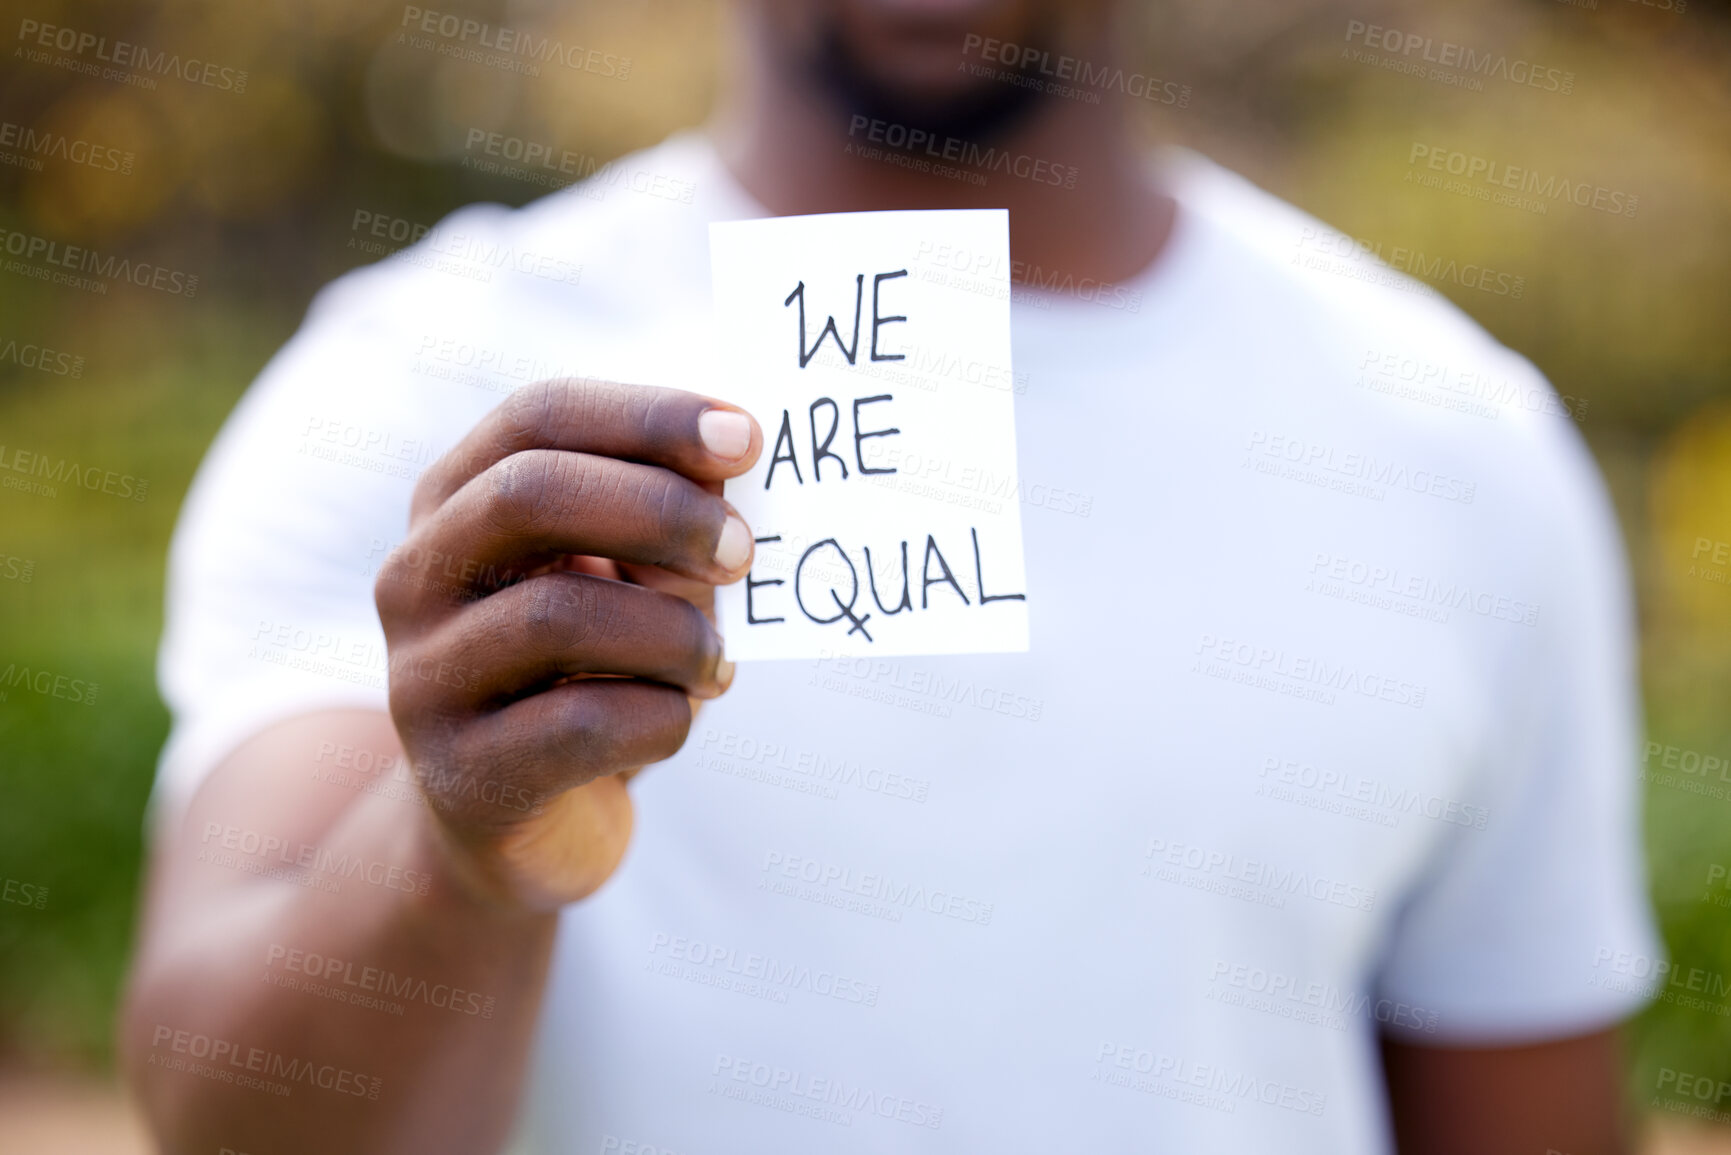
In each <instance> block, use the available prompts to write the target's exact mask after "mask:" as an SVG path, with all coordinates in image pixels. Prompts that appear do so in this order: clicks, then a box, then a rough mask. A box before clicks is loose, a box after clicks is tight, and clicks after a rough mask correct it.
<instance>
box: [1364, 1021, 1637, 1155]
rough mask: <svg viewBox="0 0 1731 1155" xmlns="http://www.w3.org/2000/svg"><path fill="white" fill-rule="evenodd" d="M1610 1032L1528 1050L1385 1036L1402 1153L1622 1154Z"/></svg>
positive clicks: (1617, 1071)
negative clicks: (1447, 1044)
mask: <svg viewBox="0 0 1731 1155" xmlns="http://www.w3.org/2000/svg"><path fill="white" fill-rule="evenodd" d="M1618 1054H1619V1052H1618V1045H1617V1036H1616V1033H1615V1032H1614V1031H1602V1032H1600V1033H1598V1034H1592V1035H1581V1036H1579V1037H1577V1038H1572V1039H1560V1040H1557V1041H1554V1042H1548V1043H1538V1044H1535V1045H1533V1046H1528V1047H1483V1048H1468V1047H1425V1046H1412V1045H1409V1044H1406V1043H1399V1042H1395V1041H1394V1040H1392V1039H1389V1038H1388V1037H1386V1036H1385V1037H1384V1038H1383V1040H1382V1065H1383V1073H1384V1076H1385V1077H1386V1079H1387V1081H1388V1096H1389V1108H1390V1111H1391V1113H1392V1114H1393V1116H1394V1131H1395V1138H1396V1141H1397V1143H1398V1146H1399V1150H1400V1155H1627V1152H1628V1151H1629V1147H1628V1144H1627V1141H1626V1139H1625V1135H1624V1127H1623V1111H1622V1106H1623V1089H1622V1072H1621V1067H1620V1064H1619V1061H1618Z"/></svg>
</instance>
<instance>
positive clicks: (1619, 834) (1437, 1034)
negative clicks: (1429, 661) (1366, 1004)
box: [1376, 379, 1661, 1045]
mask: <svg viewBox="0 0 1731 1155" xmlns="http://www.w3.org/2000/svg"><path fill="white" fill-rule="evenodd" d="M1538 388H1540V389H1547V387H1546V386H1545V385H1544V383H1543V381H1542V379H1541V380H1540V381H1539V383H1538ZM1547 392H1548V390H1547ZM1530 424H1532V425H1533V426H1534V427H1533V428H1529V429H1528V430H1526V431H1525V434H1524V437H1525V446H1526V451H1527V454H1528V456H1527V458H1526V460H1525V461H1524V462H1522V463H1521V477H1522V487H1523V488H1524V489H1526V490H1527V492H1525V493H1523V494H1522V495H1521V498H1522V500H1520V501H1519V502H1518V503H1510V504H1511V507H1512V508H1510V509H1506V510H1505V511H1504V512H1503V513H1502V514H1501V515H1499V516H1497V517H1496V518H1494V519H1491V520H1495V521H1496V523H1497V524H1498V526H1499V528H1498V529H1497V530H1495V533H1496V535H1497V538H1498V540H1497V541H1495V542H1494V543H1493V544H1492V548H1493V549H1495V550H1497V551H1498V552H1499V553H1500V554H1501V555H1502V556H1504V557H1506V558H1510V559H1517V558H1518V559H1522V560H1521V561H1520V563H1519V564H1520V567H1521V571H1522V576H1521V577H1520V578H1519V579H1515V580H1518V581H1519V582H1521V583H1522V584H1523V585H1524V584H1525V583H1527V582H1531V583H1533V585H1532V587H1531V588H1536V589H1538V590H1540V591H1542V593H1541V596H1540V597H1539V598H1538V603H1539V609H1538V620H1537V622H1536V623H1535V625H1534V626H1533V627H1532V628H1531V629H1522V630H1519V633H1518V634H1517V635H1516V637H1517V639H1518V640H1517V641H1516V642H1515V643H1514V644H1512V645H1510V646H1508V647H1507V648H1506V649H1505V650H1504V651H1503V652H1502V653H1501V654H1500V655H1499V656H1498V657H1497V658H1496V659H1495V660H1496V662H1497V663H1498V664H1499V665H1501V666H1502V667H1503V668H1502V669H1500V670H1498V671H1496V676H1495V677H1494V678H1493V680H1492V684H1493V687H1494V689H1493V691H1492V692H1493V694H1494V697H1495V701H1494V702H1493V705H1492V711H1493V717H1494V722H1493V723H1492V724H1491V726H1490V727H1489V732H1490V734H1491V735H1492V736H1491V739H1490V740H1489V741H1488V742H1487V744H1486V745H1487V749H1486V750H1485V751H1484V755H1483V763H1482V765H1481V767H1480V771H1481V773H1480V786H1481V788H1482V794H1481V797H1482V799H1483V802H1484V804H1485V805H1486V807H1487V808H1488V809H1489V811H1490V813H1489V816H1488V820H1487V822H1486V823H1485V828H1484V829H1482V830H1480V829H1471V828H1464V827H1463V828H1456V829H1454V830H1452V831H1451V835H1450V837H1449V839H1448V840H1447V841H1445V842H1444V843H1443V844H1442V845H1441V846H1440V847H1439V849H1438V851H1437V853H1436V855H1435V858H1434V859H1433V861H1432V862H1431V863H1430V864H1429V869H1428V871H1427V873H1426V875H1425V877H1424V878H1423V879H1422V880H1421V882H1420V883H1419V885H1418V887H1417V889H1416V892H1415V894H1414V895H1413V897H1412V898H1411V899H1410V900H1409V901H1408V903H1407V905H1406V906H1405V908H1404V909H1403V910H1402V911H1401V912H1399V914H1398V915H1397V917H1396V920H1395V926H1394V931H1393V936H1392V939H1391V941H1390V943H1389V944H1388V949H1387V952H1386V954H1385V956H1384V959H1383V965H1382V967H1381V971H1380V974H1379V975H1378V976H1377V982H1376V985H1377V988H1378V990H1377V993H1378V996H1379V997H1380V998H1385V999H1388V1000H1392V1002H1393V1003H1395V1004H1397V1005H1398V1004H1400V1003H1404V1004H1406V1005H1407V1006H1408V1007H1409V1008H1418V1009H1420V1013H1419V1015H1418V1016H1417V1017H1419V1018H1423V1019H1428V1016H1429V1015H1432V1014H1434V1016H1435V1019H1434V1023H1435V1029H1434V1033H1415V1034H1413V1035H1412V1041H1415V1042H1421V1043H1422V1042H1426V1041H1432V1042H1439V1043H1447V1042H1451V1041H1454V1042H1462V1043H1466V1042H1482V1043H1488V1044H1492V1045H1496V1044H1499V1043H1508V1044H1511V1045H1512V1044H1518V1043H1520V1042H1522V1041H1526V1040H1539V1039H1545V1038H1561V1037H1567V1036H1570V1035H1576V1034H1584V1033H1588V1032H1591V1031H1594V1030H1597V1029H1600V1028H1602V1027H1604V1026H1606V1025H1609V1024H1610V1023H1612V1022H1614V1021H1616V1020H1618V1019H1621V1018H1623V1017H1625V1016H1627V1015H1628V1014H1629V1013H1630V1012H1631V1011H1633V1010H1634V1009H1635V1008H1636V1007H1638V1006H1639V1005H1640V1003H1641V1002H1642V1001H1643V996H1642V994H1641V993H1640V992H1637V991H1630V990H1627V989H1618V987H1619V986H1620V984H1616V983H1613V982H1608V981H1607V980H1609V979H1610V978H1611V975H1610V973H1609V970H1608V968H1607V967H1606V966H1605V965H1604V964H1605V960H1607V959H1610V958H1613V957H1616V956H1618V955H1619V953H1620V952H1631V953H1633V954H1638V955H1645V956H1648V957H1658V955H1659V953H1660V949H1661V948H1660V947H1659V945H1658V939H1657V934H1656V931H1655V928H1654V925H1653V918H1652V913H1651V908H1650V906H1649V904H1648V902H1647V898H1646V883H1645V877H1646V876H1645V869H1644V863H1643V859H1642V855H1641V841H1640V832H1639V798H1638V791H1637V787H1638V775H1637V771H1636V766H1637V764H1638V763H1637V757H1638V754H1639V747H1638V741H1639V731H1640V704H1639V690H1638V685H1637V679H1636V669H1635V653H1636V650H1635V645H1634V622H1633V614H1632V607H1631V596H1630V589H1629V581H1628V573H1627V563H1626V559H1625V556H1624V554H1623V549H1622V543H1621V540H1620V536H1619V533H1618V530H1617V526H1616V521H1615V517H1614V515H1613V513H1612V510H1611V506H1610V502H1609V500H1608V496H1607V495H1606V493H1605V489H1604V484H1603V481H1602V479H1601V477H1600V476H1599V473H1598V471H1597V468H1596V466H1595V465H1594V464H1593V462H1592V459H1591V457H1590V455H1589V454H1588V452H1587V450H1586V448H1585V445H1584V443H1583V442H1582V440H1581V438H1580V437H1579V435H1578V434H1577V433H1576V432H1575V431H1574V430H1573V428H1572V427H1568V426H1567V425H1566V419H1565V418H1562V417H1559V416H1556V415H1554V414H1546V415H1543V416H1539V417H1534V418H1532V419H1531V422H1530ZM1484 496H1486V497H1487V498H1488V497H1490V496H1491V495H1484ZM1507 633H1508V631H1505V635H1507ZM1412 1017H1414V1016H1413V1015H1412V1013H1411V1012H1409V1017H1408V1021H1410V1019H1411V1018H1412ZM1395 1033H1396V1034H1397V1035H1399V1036H1400V1037H1402V1038H1405V1037H1407V1036H1406V1034H1405V1033H1404V1032H1400V1031H1396V1032H1395Z"/></svg>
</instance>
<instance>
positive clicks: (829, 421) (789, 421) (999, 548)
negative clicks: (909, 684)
mask: <svg viewBox="0 0 1731 1155" xmlns="http://www.w3.org/2000/svg"><path fill="white" fill-rule="evenodd" d="M709 253H710V262H711V269H712V273H713V278H714V289H715V309H716V314H715V315H716V322H717V333H718V334H719V341H720V349H721V354H722V361H721V372H722V374H723V376H722V380H721V382H720V383H718V388H717V391H716V395H717V396H719V397H723V398H725V399H727V400H728V401H730V402H733V403H734V404H737V405H739V406H741V407H743V408H744V409H746V410H747V411H748V412H750V413H751V415H752V416H754V417H756V418H757V421H758V424H759V425H761V426H762V427H763V432H764V443H765V444H764V451H763V456H762V457H761V458H760V459H759V460H758V463H757V465H756V466H755V467H753V469H752V470H751V472H750V473H747V474H746V475H745V476H743V477H739V478H735V479H734V480H732V481H729V482H728V483H727V490H726V493H727V499H728V501H730V502H732V503H733V505H734V508H736V509H738V510H739V512H740V513H741V515H743V516H744V518H745V520H746V523H747V524H749V525H750V526H751V528H752V532H753V534H754V536H755V537H756V538H757V539H758V545H757V555H756V559H755V560H754V561H753V563H752V569H751V574H750V576H749V577H748V578H747V579H746V580H745V581H741V582H736V583H734V584H733V585H731V586H723V587H721V588H720V589H719V590H717V592H716V612H717V616H718V620H719V623H720V627H721V633H722V636H723V637H725V638H726V639H727V656H728V657H729V658H731V659H733V660H735V661H739V660H750V659H755V658H821V657H830V656H836V655H856V656H857V655H865V656H875V657H887V656H890V655H896V654H979V653H1009V652H1018V651H1024V650H1026V649H1027V648H1028V608H1027V607H1028V603H1027V598H1026V593H1027V586H1026V583H1025V581H1024V576H1025V575H1024V568H1023V558H1022V519H1021V507H1020V503H1019V498H1018V495H1019V488H1018V478H1017V473H1016V423H1015V404H1014V395H1013V392H1012V388H1011V386H1012V383H1013V381H1014V378H1013V375H1012V374H1011V370H1010V275H1009V270H1010V235H1009V216H1008V214H1007V213H1006V212H1004V210H1002V209H987V210H980V209H973V210H945V211H931V212H874V213H837V214H832V215H826V216H808V217H779V218H773V219H768V220H753V221H730V222H725V223H717V224H712V225H711V226H710V232H709ZM765 539H773V540H765ZM868 554H869V560H868ZM904 557H905V562H904Z"/></svg>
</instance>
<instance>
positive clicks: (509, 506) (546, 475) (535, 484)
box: [487, 451, 560, 534]
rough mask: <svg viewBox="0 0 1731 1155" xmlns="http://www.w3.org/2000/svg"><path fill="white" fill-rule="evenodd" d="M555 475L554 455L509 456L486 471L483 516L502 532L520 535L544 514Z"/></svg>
mask: <svg viewBox="0 0 1731 1155" xmlns="http://www.w3.org/2000/svg"><path fill="white" fill-rule="evenodd" d="M559 474H560V466H559V455H558V454H556V453H546V452H539V451H524V452H521V453H513V454H512V455H511V456H509V457H507V458H505V459H504V460H503V461H501V462H499V463H498V464H497V465H495V466H493V467H492V468H491V469H489V470H488V471H487V516H488V517H489V519H491V521H492V522H493V524H494V526H495V527H496V528H498V529H499V530H501V531H503V532H505V533H512V534H515V533H521V532H523V531H524V530H525V529H528V528H529V527H530V526H533V525H534V524H535V523H536V522H537V521H538V520H539V519H540V518H541V517H542V516H543V515H544V514H545V513H546V512H547V510H548V507H549V505H550V503H551V502H552V500H553V495H554V494H555V493H557V492H558V490H559V480H560V478H559Z"/></svg>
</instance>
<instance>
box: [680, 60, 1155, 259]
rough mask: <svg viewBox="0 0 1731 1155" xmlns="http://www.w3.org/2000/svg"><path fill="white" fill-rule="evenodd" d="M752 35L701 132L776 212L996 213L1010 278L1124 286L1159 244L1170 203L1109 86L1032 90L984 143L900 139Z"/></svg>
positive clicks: (900, 133)
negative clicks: (1071, 92)
mask: <svg viewBox="0 0 1731 1155" xmlns="http://www.w3.org/2000/svg"><path fill="white" fill-rule="evenodd" d="M760 43H761V42H754V43H753V44H751V45H748V46H746V47H745V49H744V51H745V55H746V59H745V66H744V67H743V68H740V69H739V70H738V72H737V74H738V75H739V77H740V78H741V79H740V81H739V83H737V84H735V85H734V86H733V88H732V90H731V91H730V93H729V98H728V99H727V100H726V101H724V103H723V106H722V112H721V114H720V115H719V116H718V117H717V120H716V123H715V126H714V132H715V137H716V141H717V145H718V147H719V149H720V152H721V157H722V160H723V162H724V163H725V164H726V165H727V167H728V169H729V170H730V171H731V173H732V174H733V176H734V178H735V179H737V180H738V181H739V182H740V184H741V185H742V186H744V188H745V190H746V191H747V192H748V193H750V194H751V196H752V197H754V198H755V199H756V200H757V201H758V202H759V203H760V204H762V205H763V206H764V207H765V208H767V209H769V210H770V211H771V212H772V213H775V214H776V215H778V216H785V215H792V214H806V213H839V212H862V211H868V210H874V209H952V208H1002V209H1008V210H1009V217H1010V252H1011V255H1012V257H1013V258H1014V269H1015V279H1016V280H1018V281H1022V280H1028V279H1031V278H1032V276H1033V275H1034V274H1035V273H1036V272H1039V273H1041V274H1043V275H1045V276H1047V277H1050V276H1051V275H1052V274H1054V273H1056V274H1059V275H1061V276H1070V277H1074V278H1076V279H1081V278H1085V277H1092V278H1094V279H1095V280H1099V281H1107V282H1116V281H1124V280H1127V279H1129V278H1131V277H1134V276H1135V275H1137V274H1138V273H1140V272H1141V271H1142V270H1143V269H1144V268H1146V267H1147V266H1148V265H1149V264H1151V263H1152V262H1153V261H1154V260H1155V258H1156V257H1157V256H1158V255H1159V253H1160V250H1161V248H1162V247H1163V246H1164V244H1165V241H1166V238H1167V236H1168V234H1169V233H1170V231H1171V224H1172V218H1173V204H1172V202H1171V200H1170V198H1168V197H1166V196H1165V195H1164V194H1162V193H1160V192H1159V191H1158V189H1157V188H1156V187H1155V185H1154V183H1153V180H1152V177H1151V174H1150V172H1149V164H1148V159H1147V157H1146V155H1145V154H1143V152H1142V151H1141V150H1140V149H1138V148H1137V147H1136V145H1135V143H1134V138H1133V133H1132V131H1131V126H1130V124H1129V123H1128V118H1127V117H1126V116H1125V114H1124V111H1123V108H1122V104H1121V98H1118V99H1115V98H1114V94H1112V93H1110V92H1104V93H1101V96H1102V101H1101V103H1099V104H1087V103H1083V102H1081V101H1076V100H1066V99H1062V98H1058V97H1048V96H1042V97H1040V98H1039V99H1040V102H1041V103H1040V105H1039V107H1037V108H1036V109H1035V110H1034V111H1033V112H1032V114H1031V115H1029V116H1027V117H1026V118H1024V119H1023V120H1022V122H1021V123H1020V124H1019V126H1018V127H1017V128H1016V129H1015V130H1014V131H1013V132H1010V133H1008V134H1007V135H1005V136H1004V137H1003V138H1002V139H997V140H993V141H991V142H989V143H988V142H984V141H978V142H976V141H967V140H961V139H958V138H951V139H949V140H943V139H939V140H932V141H930V142H926V141H921V142H920V143H919V144H917V145H910V144H909V143H907V142H906V141H905V140H904V137H905V133H904V132H903V131H902V130H901V129H900V128H899V127H897V128H894V129H892V128H891V127H890V126H889V125H886V124H884V123H883V122H878V123H876V124H871V123H867V124H861V123H860V121H861V120H862V119H863V118H859V117H854V118H850V117H849V116H848V114H847V113H845V112H843V111H840V110H839V109H838V108H837V107H836V105H835V104H834V103H833V100H832V98H831V97H830V95H829V94H828V93H827V92H825V91H823V90H822V89H821V88H819V87H818V86H817V85H816V84H814V83H813V82H811V81H809V80H808V79H806V78H805V77H802V76H800V75H798V74H797V70H795V69H790V68H787V67H785V66H783V65H781V64H780V62H777V61H774V60H771V59H766V58H765V57H766V55H767V54H766V53H765V52H764V51H763V50H762V49H761V47H759V45H760ZM1093 47H1094V48H1096V49H1097V50H1098V52H1099V55H1098V56H1094V57H1091V58H1090V59H1094V60H1102V59H1110V50H1109V48H1108V47H1107V45H1106V44H1104V43H1100V44H1096V45H1094V46H1093ZM736 58H737V57H736ZM891 140H894V141H896V142H897V144H899V145H900V147H892V146H891V144H890V143H889V141H891ZM988 150H995V151H988ZM1006 154H1007V160H1006V159H1003V158H1005V156H1006ZM897 160H906V161H909V162H912V163H914V164H920V163H921V162H929V165H930V168H929V169H927V170H926V171H918V170H916V169H914V168H910V167H906V166H904V165H902V164H898V163H895V162H896V161H897ZM970 161H971V163H970ZM922 167H924V166H923V165H922ZM940 169H941V171H942V172H943V173H946V174H948V175H938V173H937V170H940ZM1017 173H1022V174H1024V175H1016V174H1017ZM981 177H983V178H984V183H983V184H982V183H980V178H981ZM1053 182H1056V183H1053Z"/></svg>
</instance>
